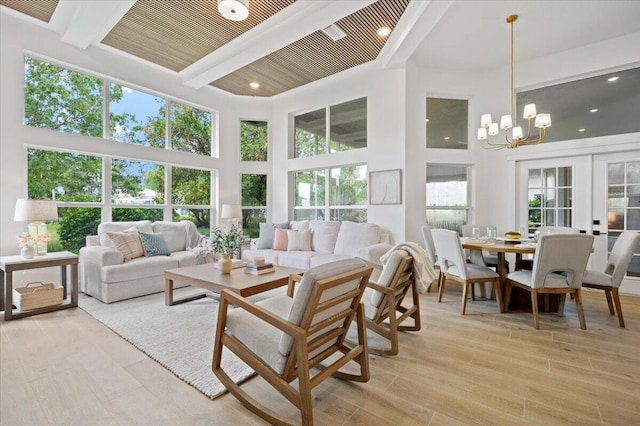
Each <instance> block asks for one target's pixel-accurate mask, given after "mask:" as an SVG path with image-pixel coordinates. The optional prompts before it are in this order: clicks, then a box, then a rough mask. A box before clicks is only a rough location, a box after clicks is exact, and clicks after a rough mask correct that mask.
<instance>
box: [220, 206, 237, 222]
mask: <svg viewBox="0 0 640 426" xmlns="http://www.w3.org/2000/svg"><path fill="white" fill-rule="evenodd" d="M220 219H229V220H230V221H231V223H232V224H233V225H236V226H238V224H239V222H240V220H242V208H241V207H240V204H223V205H222V211H221V212H220Z"/></svg>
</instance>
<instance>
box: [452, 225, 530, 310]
mask: <svg viewBox="0 0 640 426" xmlns="http://www.w3.org/2000/svg"><path fill="white" fill-rule="evenodd" d="M460 242H461V244H462V248H464V249H467V250H471V251H472V253H471V259H472V262H474V263H478V261H477V260H475V261H474V259H478V257H477V256H474V253H473V251H477V252H478V253H479V252H482V251H488V252H495V253H496V254H497V257H498V265H497V268H496V269H497V270H496V272H497V273H498V275H499V276H500V288H501V291H502V296H503V297H502V300H503V303H504V306H499V309H500V312H505V311H506V304H507V303H509V301H508V300H506V299H505V296H506V294H505V293H506V292H505V290H506V280H507V262H506V254H507V253H514V254H515V255H516V264H515V270H518V269H522V266H521V265H522V255H525V254H534V253H535V252H536V242H535V241H533V240H527V239H522V240H520V239H518V240H510V239H507V238H500V239H495V240H493V239H477V238H464V237H463V238H461V239H460Z"/></svg>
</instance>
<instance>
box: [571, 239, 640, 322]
mask: <svg viewBox="0 0 640 426" xmlns="http://www.w3.org/2000/svg"><path fill="white" fill-rule="evenodd" d="M639 242H640V234H639V233H638V231H625V232H623V233H622V234H620V235H619V236H618V238H617V239H616V242H615V244H614V245H613V249H612V250H611V254H610V255H609V260H608V261H607V267H606V268H605V270H604V272H600V271H593V270H589V269H587V270H586V271H585V272H584V277H583V278H582V287H588V288H597V289H600V290H604V294H605V296H606V297H607V304H608V305H609V313H611V315H614V314H615V313H616V312H617V313H618V324H620V327H624V318H623V316H622V306H621V305H620V295H619V294H618V288H620V284H621V283H622V279H623V278H624V274H625V273H626V272H627V268H628V267H629V264H630V263H631V260H632V259H633V253H634V252H635V250H636V247H638V243H639ZM614 303H615V311H614V308H613V305H614Z"/></svg>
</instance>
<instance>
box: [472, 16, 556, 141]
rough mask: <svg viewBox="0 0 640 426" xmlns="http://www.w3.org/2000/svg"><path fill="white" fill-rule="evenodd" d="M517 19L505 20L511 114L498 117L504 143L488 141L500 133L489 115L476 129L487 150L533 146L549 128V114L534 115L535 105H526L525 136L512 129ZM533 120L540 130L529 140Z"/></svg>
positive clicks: (519, 131) (519, 130)
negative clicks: (508, 40)
mask: <svg viewBox="0 0 640 426" xmlns="http://www.w3.org/2000/svg"><path fill="white" fill-rule="evenodd" d="M517 19H518V15H511V16H509V17H508V18H507V23H508V24H511V114H508V115H503V116H502V117H500V129H502V130H504V131H505V142H492V141H491V140H490V137H492V136H496V135H498V134H499V133H500V130H499V129H498V123H493V122H492V121H491V114H482V117H481V118H480V128H479V129H478V140H481V141H485V142H486V144H487V148H493V149H501V148H517V147H519V146H522V145H535V144H538V143H540V142H542V140H543V139H544V137H545V135H546V133H547V127H551V114H548V113H539V114H536V105H535V104H527V105H525V106H524V114H523V117H522V118H524V119H525V120H527V135H526V136H525V135H524V134H523V132H522V127H521V126H516V127H513V121H512V119H511V117H515V116H516V115H515V109H514V99H515V91H514V90H513V23H514V22H515V21H516V20H517ZM534 118H535V121H534V126H535V127H537V128H538V129H540V130H539V133H538V136H537V137H532V138H531V139H529V138H530V137H531V120H533V119H534ZM509 129H511V138H509V132H508V130H509Z"/></svg>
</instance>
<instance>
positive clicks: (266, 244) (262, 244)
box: [256, 221, 289, 250]
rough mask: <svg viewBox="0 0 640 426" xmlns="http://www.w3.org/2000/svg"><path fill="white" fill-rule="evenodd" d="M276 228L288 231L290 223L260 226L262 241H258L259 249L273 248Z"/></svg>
mask: <svg viewBox="0 0 640 426" xmlns="http://www.w3.org/2000/svg"><path fill="white" fill-rule="evenodd" d="M276 228H278V229H287V228H289V222H288V221H287V222H282V223H261V224H260V239H259V240H258V245H257V247H256V248H257V249H259V250H262V249H270V248H273V237H274V236H275V229H276Z"/></svg>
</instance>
